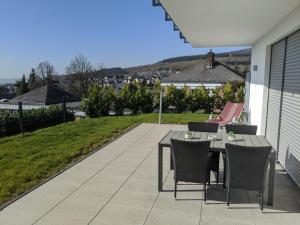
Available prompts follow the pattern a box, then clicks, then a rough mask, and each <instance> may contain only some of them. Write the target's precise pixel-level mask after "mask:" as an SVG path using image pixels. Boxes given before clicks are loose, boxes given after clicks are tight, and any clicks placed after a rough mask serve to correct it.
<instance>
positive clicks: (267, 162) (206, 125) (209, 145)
mask: <svg viewBox="0 0 300 225" xmlns="http://www.w3.org/2000/svg"><path fill="white" fill-rule="evenodd" d="M231 104H232V105H231V106H233V105H234V103H231ZM224 110H225V111H227V112H226V113H223V114H222V113H221V115H223V116H224V115H225V117H223V118H227V119H228V117H231V119H233V117H234V116H237V115H240V114H239V113H238V112H237V111H240V110H242V108H241V107H240V106H239V105H238V106H237V107H234V109H232V107H227V108H226V107H225V108H224ZM223 112H224V111H223ZM228 114H230V116H228ZM227 119H226V120H227ZM220 120H222V119H220ZM223 120H224V119H223ZM223 120H222V121H220V122H221V123H217V120H210V121H208V122H190V123H188V130H189V131H188V136H187V135H186V134H187V132H186V131H175V130H171V131H169V132H168V133H167V134H166V136H165V137H164V138H163V139H162V140H161V141H160V142H159V144H158V191H163V188H162V186H163V181H162V178H163V174H162V171H163V149H164V147H168V148H170V149H171V151H170V153H171V162H170V169H171V170H173V169H174V197H175V198H176V196H177V184H178V182H191V183H200V184H203V191H204V201H206V199H207V194H206V192H207V185H208V186H210V172H211V171H213V172H215V173H216V183H217V184H218V183H219V169H220V168H219V160H220V154H222V158H223V164H224V169H223V171H224V172H223V188H227V206H229V204H230V194H231V190H232V189H242V190H247V191H257V192H258V193H259V194H260V196H261V210H263V205H264V204H263V203H264V191H265V181H266V175H267V170H268V166H269V180H268V200H267V204H268V205H273V195H274V176H275V155H276V154H275V151H274V150H273V148H272V146H271V145H270V143H269V142H268V141H267V139H266V138H265V137H264V136H258V135H256V130H257V126H251V125H241V124H223ZM229 121H230V120H229ZM227 123H228V120H227ZM219 124H222V125H225V131H226V132H223V131H222V129H221V132H218V131H219Z"/></svg>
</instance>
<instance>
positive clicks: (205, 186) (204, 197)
mask: <svg viewBox="0 0 300 225" xmlns="http://www.w3.org/2000/svg"><path fill="white" fill-rule="evenodd" d="M203 188H204V190H203V192H204V201H205V202H206V183H204V186H203Z"/></svg>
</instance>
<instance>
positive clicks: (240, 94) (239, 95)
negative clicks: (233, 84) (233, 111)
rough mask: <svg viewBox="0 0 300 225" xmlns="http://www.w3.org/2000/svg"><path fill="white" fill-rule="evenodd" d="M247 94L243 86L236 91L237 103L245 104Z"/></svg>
mask: <svg viewBox="0 0 300 225" xmlns="http://www.w3.org/2000/svg"><path fill="white" fill-rule="evenodd" d="M244 98H245V94H244V87H243V86H241V87H239V88H238V89H237V91H236V100H235V101H236V102H238V103H241V102H244Z"/></svg>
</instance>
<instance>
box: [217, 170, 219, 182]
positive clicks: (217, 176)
mask: <svg viewBox="0 0 300 225" xmlns="http://www.w3.org/2000/svg"><path fill="white" fill-rule="evenodd" d="M217 184H219V170H218V171H217Z"/></svg>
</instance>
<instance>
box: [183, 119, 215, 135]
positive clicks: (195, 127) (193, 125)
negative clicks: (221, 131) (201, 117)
mask: <svg viewBox="0 0 300 225" xmlns="http://www.w3.org/2000/svg"><path fill="white" fill-rule="evenodd" d="M218 128H219V124H217V123H206V122H188V129H189V131H198V132H212V133H217V132H218Z"/></svg>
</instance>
